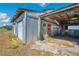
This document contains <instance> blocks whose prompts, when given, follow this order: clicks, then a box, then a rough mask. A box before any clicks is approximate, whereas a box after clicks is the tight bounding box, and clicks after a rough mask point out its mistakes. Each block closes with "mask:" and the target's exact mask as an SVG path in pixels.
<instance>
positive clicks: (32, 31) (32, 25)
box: [27, 17, 39, 41]
mask: <svg viewBox="0 0 79 59" xmlns="http://www.w3.org/2000/svg"><path fill="white" fill-rule="evenodd" d="M38 26H39V24H38V20H35V19H32V18H29V17H28V18H27V41H33V40H37V39H38Z"/></svg>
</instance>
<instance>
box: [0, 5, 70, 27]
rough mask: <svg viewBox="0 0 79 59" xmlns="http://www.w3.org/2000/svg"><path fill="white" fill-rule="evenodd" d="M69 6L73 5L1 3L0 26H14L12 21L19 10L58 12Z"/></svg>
mask: <svg viewBox="0 0 79 59" xmlns="http://www.w3.org/2000/svg"><path fill="white" fill-rule="evenodd" d="M68 5H71V3H0V26H5V25H12V23H11V22H10V21H11V19H12V17H13V15H14V14H15V12H16V10H17V9H18V8H26V9H32V10H37V11H43V10H46V9H53V10H57V9H60V8H63V7H66V6H68Z"/></svg>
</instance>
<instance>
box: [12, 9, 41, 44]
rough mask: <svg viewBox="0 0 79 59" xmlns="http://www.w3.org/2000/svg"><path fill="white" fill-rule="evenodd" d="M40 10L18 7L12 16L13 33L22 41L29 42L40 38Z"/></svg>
mask: <svg viewBox="0 0 79 59" xmlns="http://www.w3.org/2000/svg"><path fill="white" fill-rule="evenodd" d="M39 15H40V12H38V11H35V10H29V9H24V8H19V9H18V10H17V11H16V14H15V15H14V16H13V18H12V22H13V23H14V25H13V33H14V34H15V35H16V36H17V37H18V38H19V39H20V40H21V41H22V42H23V43H26V42H30V41H34V40H38V39H39V38H40V19H39V17H38V16H39Z"/></svg>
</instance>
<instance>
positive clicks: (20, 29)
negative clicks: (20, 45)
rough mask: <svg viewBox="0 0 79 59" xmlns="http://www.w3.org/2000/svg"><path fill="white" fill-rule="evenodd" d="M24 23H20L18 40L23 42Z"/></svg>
mask: <svg viewBox="0 0 79 59" xmlns="http://www.w3.org/2000/svg"><path fill="white" fill-rule="evenodd" d="M22 24H23V22H22V21H21V22H19V23H18V38H19V39H21V40H22V41H23V25H22Z"/></svg>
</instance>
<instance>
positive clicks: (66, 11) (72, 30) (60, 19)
mask: <svg viewBox="0 0 79 59" xmlns="http://www.w3.org/2000/svg"><path fill="white" fill-rule="evenodd" d="M40 19H41V20H42V21H41V24H42V23H43V22H49V23H52V24H55V25H57V26H59V29H60V33H59V35H60V36H62V35H64V36H72V37H79V4H72V5H70V6H67V7H65V8H62V9H59V10H55V11H51V12H48V13H43V14H41V15H40ZM41 27H42V28H44V27H43V26H42V25H41ZM42 28H41V35H43V36H44V35H45V33H44V31H45V30H44V29H42ZM46 34H47V32H46ZM52 34H53V33H52Z"/></svg>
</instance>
